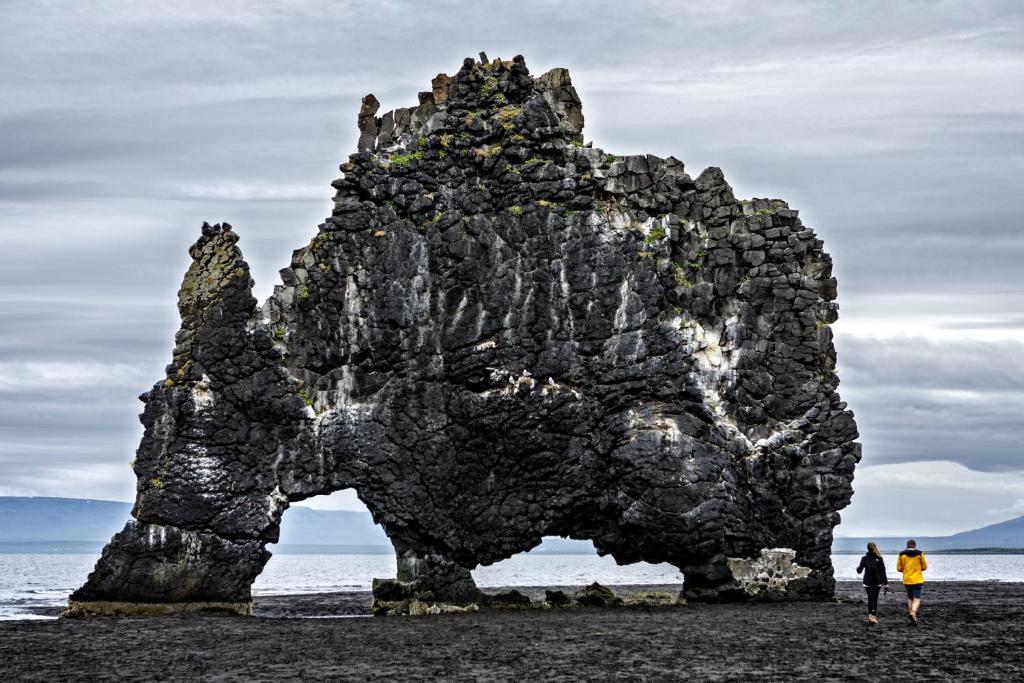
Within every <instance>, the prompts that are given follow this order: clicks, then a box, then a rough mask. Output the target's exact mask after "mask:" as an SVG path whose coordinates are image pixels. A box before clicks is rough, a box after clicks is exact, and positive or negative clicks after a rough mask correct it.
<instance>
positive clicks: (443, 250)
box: [72, 57, 860, 604]
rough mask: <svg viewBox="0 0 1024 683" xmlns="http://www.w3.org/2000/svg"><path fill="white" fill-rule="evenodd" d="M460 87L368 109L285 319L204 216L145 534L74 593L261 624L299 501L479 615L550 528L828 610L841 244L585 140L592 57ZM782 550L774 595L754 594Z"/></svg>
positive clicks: (840, 448) (724, 191)
mask: <svg viewBox="0 0 1024 683" xmlns="http://www.w3.org/2000/svg"><path fill="white" fill-rule="evenodd" d="M431 86H432V87H431V90H430V91H427V92H423V93H421V94H420V98H419V99H420V101H419V104H418V106H416V107H412V108H408V109H396V110H394V111H391V112H388V113H386V114H384V115H383V116H377V112H378V109H379V106H380V105H379V103H378V102H377V100H376V98H374V97H373V96H372V95H370V96H368V97H366V98H365V99H364V101H363V106H362V108H361V109H360V111H359V113H358V117H357V123H358V127H359V131H360V137H359V143H358V149H359V151H358V152H357V153H356V154H354V155H352V156H351V157H350V159H349V161H348V162H347V163H345V164H343V165H342V166H341V170H342V171H343V177H342V178H341V179H339V180H337V181H335V182H334V183H333V186H334V188H335V189H336V191H337V192H336V195H335V199H334V211H333V215H332V216H331V217H330V218H328V219H327V220H326V221H325V222H324V223H323V224H322V225H320V227H319V231H318V232H317V234H316V235H315V236H314V237H313V239H312V241H311V242H310V243H309V245H308V246H305V247H303V248H301V249H298V250H297V251H295V252H294V254H293V255H292V259H291V264H290V266H289V267H288V268H285V269H284V270H283V271H282V281H283V284H282V285H279V286H278V287H276V288H275V291H274V294H273V295H272V296H271V298H270V299H269V300H268V301H267V302H266V303H265V304H264V305H263V306H262V307H261V308H257V306H256V302H255V300H254V299H253V297H252V295H251V285H252V282H251V280H250V278H249V272H248V267H247V266H246V264H245V262H244V261H243V260H242V258H241V254H240V253H239V251H238V249H237V246H236V244H235V243H236V241H237V236H236V234H235V233H234V232H233V231H232V230H231V228H230V226H226V225H217V226H204V234H203V236H202V237H201V238H200V240H199V242H197V243H196V245H195V246H193V247H192V251H191V254H192V257H193V259H194V262H193V265H192V267H191V268H190V269H189V272H188V274H187V275H186V277H185V281H184V284H183V285H182V289H181V291H180V292H179V308H180V311H181V315H182V329H181V331H180V332H179V333H178V335H177V336H176V340H175V341H176V344H177V346H176V348H175V355H174V359H173V362H172V364H171V365H170V366H168V374H167V378H166V379H165V380H163V381H161V382H160V383H158V384H157V385H156V386H154V387H153V389H152V390H150V391H149V392H148V393H147V394H144V395H143V397H142V398H143V400H144V401H145V402H146V408H145V411H144V413H143V415H142V421H143V424H144V425H145V427H146V431H145V436H144V438H143V441H142V444H141V446H140V448H139V451H138V458H137V460H136V462H135V465H134V467H135V471H136V473H137V475H138V477H139V485H138V500H137V502H136V506H135V510H134V516H135V520H134V521H132V522H129V524H128V526H126V527H125V529H124V531H122V532H120V533H119V534H118V535H117V536H115V537H114V539H113V541H112V542H111V544H110V545H109V546H108V547H107V548H106V550H105V551H104V554H103V557H102V558H101V560H100V561H99V563H98V565H97V568H96V571H95V572H94V573H93V574H92V575H91V576H90V578H89V581H88V583H87V584H86V585H85V586H84V587H83V588H81V589H79V591H77V592H76V593H75V594H74V596H72V600H73V603H74V602H82V603H85V602H102V601H111V602H114V601H120V602H125V601H128V602H132V601H135V602H154V603H166V602H197V601H211V602H213V601H218V602H225V601H227V602H230V601H235V602H237V603H239V604H244V603H245V602H247V601H248V600H249V597H250V596H249V585H250V584H251V582H252V580H253V579H254V577H255V576H256V575H257V574H258V573H259V572H260V570H261V569H262V567H263V564H264V563H265V562H266V560H267V558H268V557H269V553H267V551H266V550H265V549H264V545H265V544H266V543H267V542H272V541H274V540H276V538H277V533H278V525H279V522H280V518H281V515H282V513H283V512H284V511H285V509H286V508H287V506H288V504H289V503H290V502H294V501H299V500H302V499H305V498H308V497H310V496H314V495H319V494H324V493H329V492H332V491H336V490H339V489H343V488H354V489H356V491H357V492H358V494H359V497H360V498H361V499H362V500H363V501H364V502H365V503H366V505H367V506H368V507H369V509H370V511H371V512H372V513H373V515H374V518H375V519H376V520H377V521H378V522H379V523H380V524H382V525H383V527H384V529H385V530H386V532H387V533H388V535H389V537H390V538H391V540H392V542H393V543H394V546H395V551H396V555H397V558H398V576H397V579H396V580H385V581H379V582H377V585H376V586H375V591H376V592H377V594H378V596H379V597H380V599H382V600H389V601H391V600H417V599H419V598H423V597H427V598H429V599H433V600H437V601H442V602H449V603H469V602H480V601H481V596H480V593H479V591H477V589H476V586H475V584H474V583H473V580H472V577H471V575H470V573H469V570H470V569H472V568H473V567H476V566H477V565H479V564H489V563H492V562H497V561H499V560H502V559H505V558H507V557H509V556H511V555H513V554H515V553H518V552H522V551H525V550H528V549H530V548H532V547H534V546H536V545H537V544H538V543H540V540H541V537H542V536H552V535H553V536H568V537H572V538H580V539H589V540H591V541H593V543H594V545H595V547H596V548H597V550H598V552H601V553H607V554H611V555H612V556H613V557H614V558H615V559H616V560H617V561H619V562H620V563H630V562H637V561H646V562H668V563H671V564H673V565H675V566H677V567H679V568H680V569H681V570H682V572H683V574H684V575H685V596H686V598H687V599H744V598H748V597H754V596H758V597H759V599H760V597H763V596H765V595H766V594H769V593H770V594H771V596H772V599H778V598H779V597H783V598H807V597H825V596H830V595H831V594H832V590H833V579H832V567H831V563H830V559H829V553H830V546H831V541H832V528H833V527H834V526H835V525H836V524H837V523H838V521H839V515H838V513H837V510H839V509H841V508H843V507H844V506H846V505H847V504H848V502H849V500H850V496H851V493H852V490H851V481H852V478H853V471H854V466H855V464H856V462H857V461H858V460H859V458H860V446H859V444H858V443H856V442H855V439H856V438H857V430H856V425H855V423H854V420H853V415H852V413H851V412H850V411H849V410H847V409H846V404H845V403H843V402H842V401H841V400H840V398H839V396H838V394H837V393H836V386H837V384H838V379H837V377H836V375H835V372H834V370H835V351H834V349H833V345H832V332H831V329H830V327H829V325H830V324H831V323H832V322H834V321H835V320H836V316H837V306H836V305H835V304H834V303H832V301H833V300H834V299H835V297H836V281H835V279H834V278H833V277H832V273H831V270H832V263H831V259H830V257H829V256H828V254H826V253H825V252H824V251H823V250H822V242H821V241H820V240H818V239H817V238H816V237H815V235H814V233H813V232H812V231H811V230H810V229H809V228H806V227H804V226H803V225H802V224H801V222H800V219H799V218H798V217H797V212H796V211H795V210H792V209H790V208H789V207H788V205H787V204H786V203H785V202H782V201H780V200H774V199H773V200H765V199H755V200H750V201H742V200H738V199H737V198H736V197H735V196H734V195H733V192H732V189H731V188H730V187H729V185H728V184H727V183H726V181H725V178H724V176H723V174H722V172H721V171H720V170H719V169H717V168H709V169H706V170H705V171H704V172H702V173H701V174H700V175H699V176H697V177H696V178H691V177H690V176H689V175H688V174H687V173H686V172H685V170H684V167H683V164H682V163H681V162H680V161H678V160H677V159H674V158H672V157H669V158H668V159H660V158H658V157H655V156H652V155H643V156H626V157H616V156H613V155H611V154H607V153H605V152H603V151H602V150H600V149H597V148H592V147H590V146H584V145H583V139H582V137H581V131H582V129H583V113H582V107H581V103H580V99H579V97H578V96H577V93H576V90H575V89H574V88H573V86H572V83H571V80H570V77H569V73H568V72H567V71H566V70H564V69H555V70H552V71H550V72H548V73H546V74H544V75H542V76H539V77H533V76H531V74H530V73H529V71H528V70H527V68H526V66H525V63H524V62H523V60H522V58H521V57H516V58H515V59H513V60H512V61H502V60H493V61H487V60H486V59H484V61H474V60H471V59H467V60H466V62H465V63H464V64H463V67H462V69H461V70H460V71H459V72H458V73H457V74H455V75H454V76H447V75H445V74H439V75H438V77H437V78H435V79H434V80H433V82H432V84H431ZM780 547H784V548H791V549H793V550H794V551H795V555H794V557H793V558H792V563H793V564H792V566H791V567H790V565H787V567H790V569H792V571H790V570H789V569H787V572H777V573H776V574H777V576H776V575H773V576H772V578H773V581H772V582H771V584H770V588H766V587H765V585H763V584H757V583H756V582H753V583H752V582H751V581H749V580H747V577H745V576H743V577H737V576H734V569H735V568H737V567H746V566H748V565H747V564H744V561H745V560H750V561H755V560H756V558H759V557H761V553H762V551H763V550H766V549H771V548H780ZM776 578H778V580H774V579H776ZM755 584H756V585H755ZM752 586H753V587H752Z"/></svg>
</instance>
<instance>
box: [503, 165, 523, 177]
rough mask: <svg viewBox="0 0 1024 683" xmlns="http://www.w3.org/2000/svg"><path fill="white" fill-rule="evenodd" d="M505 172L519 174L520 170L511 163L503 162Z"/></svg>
mask: <svg viewBox="0 0 1024 683" xmlns="http://www.w3.org/2000/svg"><path fill="white" fill-rule="evenodd" d="M505 173H511V174H512V175H519V174H520V171H519V169H518V168H516V167H515V166H513V165H512V164H505Z"/></svg>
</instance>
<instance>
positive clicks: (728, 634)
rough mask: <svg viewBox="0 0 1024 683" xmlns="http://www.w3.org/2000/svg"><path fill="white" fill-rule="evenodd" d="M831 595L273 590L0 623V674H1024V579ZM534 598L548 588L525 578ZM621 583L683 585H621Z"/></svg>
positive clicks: (624, 589)
mask: <svg viewBox="0 0 1024 683" xmlns="http://www.w3.org/2000/svg"><path fill="white" fill-rule="evenodd" d="M900 588H901V587H900V586H899V585H894V589H895V590H894V593H893V594H892V595H883V596H882V599H881V604H880V609H879V618H880V620H881V623H879V624H878V625H875V626H870V625H869V624H868V623H867V622H866V621H865V605H864V602H863V597H864V592H863V588H862V587H861V586H860V585H858V584H856V583H850V582H842V583H840V584H839V588H838V591H837V597H838V600H837V601H836V602H833V603H776V604H741V605H700V604H689V605H683V606H678V607H659V608H609V609H600V608H573V609H545V610H482V611H480V612H476V613H469V614H449V615H439V616H427V617H368V616H366V615H367V614H368V612H369V600H370V596H369V594H368V593H333V594H317V595H287V596H265V597H261V598H258V599H257V601H256V605H255V614H256V616H255V617H228V616H196V615H189V616H172V617H156V618H92V619H78V620H60V621H55V620H24V621H6V622H0V671H3V680H5V681H7V680H46V681H53V680H134V681H156V680H218V681H236V680H237V681H251V680H301V679H306V680H322V679H336V680H377V679H380V680H403V681H415V680H449V679H452V680H512V679H527V680H529V679H534V680H565V681H569V680H608V679H611V680H625V681H631V680H633V681H644V680H681V679H687V680H715V681H749V680H768V681H774V680H812V679H813V680H829V681H831V680H869V679H870V680H885V681H893V680H914V681H925V680H975V681H987V680H999V681H1011V680H1021V677H1022V676H1024V648H1022V647H1021V643H1024V583H994V582H992V583H985V582H943V583H940V582H933V583H929V584H926V587H925V594H924V604H923V607H922V610H921V624H920V626H919V627H917V628H914V627H911V626H910V625H909V624H908V622H907V619H906V617H905V613H904V606H903V603H904V600H903V597H902V592H901V591H900ZM520 590H522V591H523V592H526V593H527V594H530V595H531V596H532V597H535V598H537V597H543V589H537V588H520ZM615 590H616V592H617V593H618V594H620V595H626V594H628V593H630V592H633V591H636V590H645V591H646V590H672V591H674V592H675V591H678V586H616V587H615Z"/></svg>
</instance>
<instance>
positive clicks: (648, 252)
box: [636, 251, 654, 259]
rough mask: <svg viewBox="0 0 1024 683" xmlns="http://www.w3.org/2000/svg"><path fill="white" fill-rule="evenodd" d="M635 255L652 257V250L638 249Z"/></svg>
mask: <svg viewBox="0 0 1024 683" xmlns="http://www.w3.org/2000/svg"><path fill="white" fill-rule="evenodd" d="M636 255H637V256H639V257H640V258H649V259H652V258H654V252H653V251H638V252H637V253H636Z"/></svg>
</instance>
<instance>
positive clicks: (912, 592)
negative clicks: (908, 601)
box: [904, 583, 924, 599]
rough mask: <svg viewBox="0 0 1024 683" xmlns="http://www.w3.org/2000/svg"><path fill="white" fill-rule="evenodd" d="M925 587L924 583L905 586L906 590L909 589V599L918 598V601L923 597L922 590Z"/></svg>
mask: <svg viewBox="0 0 1024 683" xmlns="http://www.w3.org/2000/svg"><path fill="white" fill-rule="evenodd" d="M923 587H924V584H923V583H913V584H909V585H906V586H904V588H906V589H907V597H908V598H918V599H920V597H921V589H922V588H923Z"/></svg>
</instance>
